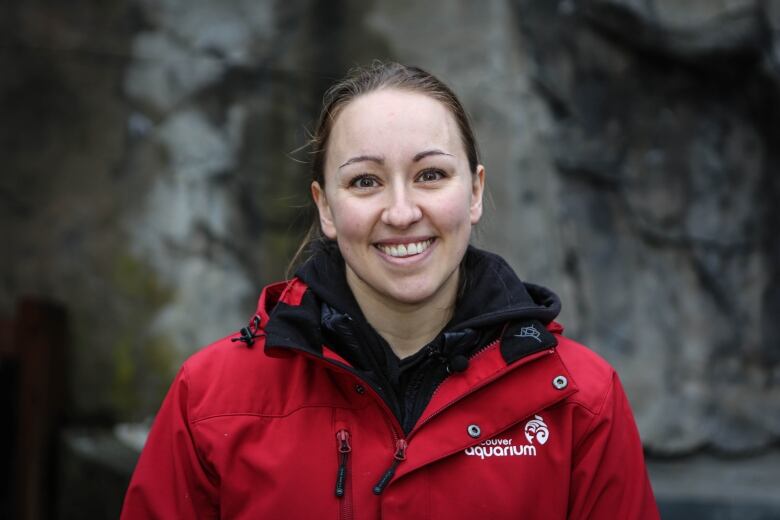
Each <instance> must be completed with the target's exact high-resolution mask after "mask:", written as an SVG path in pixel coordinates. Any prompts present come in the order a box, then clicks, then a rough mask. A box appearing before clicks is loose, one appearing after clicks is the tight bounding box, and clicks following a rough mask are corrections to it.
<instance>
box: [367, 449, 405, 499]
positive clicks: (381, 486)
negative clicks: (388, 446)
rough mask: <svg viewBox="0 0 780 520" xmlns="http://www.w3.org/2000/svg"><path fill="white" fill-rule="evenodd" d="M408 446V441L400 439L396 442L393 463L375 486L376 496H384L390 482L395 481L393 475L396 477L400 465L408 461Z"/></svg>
mask: <svg viewBox="0 0 780 520" xmlns="http://www.w3.org/2000/svg"><path fill="white" fill-rule="evenodd" d="M408 446H409V444H408V443H407V442H406V439H398V440H397V441H396V442H395V454H393V463H392V464H391V465H390V467H389V468H388V469H387V471H385V472H384V474H383V475H382V478H380V479H379V482H377V483H376V485H375V486H374V494H375V495H381V494H382V491H384V490H385V488H386V487H387V484H389V483H390V481H391V480H392V479H393V475H395V469H396V468H397V467H398V465H399V464H400V463H401V462H403V461H405V460H406V448H407V447H408Z"/></svg>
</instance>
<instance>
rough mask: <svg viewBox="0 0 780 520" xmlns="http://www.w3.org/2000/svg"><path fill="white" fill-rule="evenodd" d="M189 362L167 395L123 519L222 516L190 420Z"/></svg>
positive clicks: (214, 484)
mask: <svg viewBox="0 0 780 520" xmlns="http://www.w3.org/2000/svg"><path fill="white" fill-rule="evenodd" d="M190 389H191V386H190V381H189V377H188V374H187V368H186V364H185V365H184V366H183V367H182V368H181V370H180V371H179V373H178V375H177V376H176V379H175V380H174V382H173V385H171V388H170V390H169V391H168V395H167V396H166V397H165V400H164V401H163V404H162V407H161V408H160V411H159V412H158V413H157V416H156V418H155V420H154V424H153V425H152V429H151V431H150V432H149V437H148V438H147V440H146V445H145V446H144V449H143V451H142V452H141V457H140V458H139V460H138V464H137V465H136V467H135V471H134V472H133V477H132V479H131V480H130V486H129V488H128V490H127V493H126V495H125V501H124V505H123V507H122V514H121V519H122V520H135V519H156V518H159V519H163V518H164V519H170V518H180V519H187V518H218V517H219V507H218V494H217V482H218V479H217V477H216V476H215V475H213V474H212V473H210V472H209V471H208V469H207V468H206V467H205V466H204V465H203V463H202V461H201V459H200V458H199V454H198V450H197V446H196V445H195V441H194V439H193V435H192V431H191V429H190V422H189V408H188V398H189V394H190Z"/></svg>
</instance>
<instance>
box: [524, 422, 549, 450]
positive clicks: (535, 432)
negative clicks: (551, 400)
mask: <svg viewBox="0 0 780 520" xmlns="http://www.w3.org/2000/svg"><path fill="white" fill-rule="evenodd" d="M549 437H550V430H548V429H547V425H546V424H545V423H544V419H542V417H541V416H539V415H534V418H533V419H531V420H530V421H528V422H527V423H525V438H526V439H528V442H530V443H531V444H533V443H534V439H536V440H537V441H538V442H539V444H542V445H543V444H544V443H545V442H547V439H548V438H549Z"/></svg>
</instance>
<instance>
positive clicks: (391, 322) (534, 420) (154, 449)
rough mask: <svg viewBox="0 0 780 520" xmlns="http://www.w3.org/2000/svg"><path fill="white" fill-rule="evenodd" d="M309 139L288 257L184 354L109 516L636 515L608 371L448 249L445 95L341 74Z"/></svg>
mask: <svg viewBox="0 0 780 520" xmlns="http://www.w3.org/2000/svg"><path fill="white" fill-rule="evenodd" d="M312 144H313V152H314V154H313V161H312V174H313V180H312V182H311V186H310V189H311V195H312V200H313V202H314V204H315V205H316V210H317V211H316V216H317V218H316V221H315V223H314V226H313V228H312V231H311V232H310V235H309V236H308V237H307V239H306V241H305V244H304V248H302V250H306V251H309V252H310V256H309V258H307V259H306V260H305V261H303V262H302V263H301V264H300V266H299V267H298V269H297V271H296V272H295V276H294V277H293V278H292V279H290V280H287V281H284V282H280V283H278V284H274V285H271V286H269V287H267V288H266V289H265V290H264V291H263V293H262V294H261V297H260V302H259V304H258V308H257V311H256V313H255V315H254V316H253V317H252V319H251V321H250V323H249V325H248V326H247V327H244V328H242V329H241V331H240V332H239V333H235V334H232V335H230V336H228V337H227V338H224V339H222V340H220V341H217V342H216V343H215V344H213V345H211V346H209V347H207V348H205V349H203V350H202V351H200V352H199V353H197V354H196V355H194V356H193V357H192V358H190V359H189V360H188V361H187V362H186V363H185V364H184V366H183V367H182V370H181V372H180V374H179V376H178V377H177V379H176V381H175V382H174V384H173V386H172V388H171V390H170V392H169V395H168V396H167V397H166V400H165V402H164V403H163V406H162V408H161V410H160V413H159V414H158V416H157V418H156V420H155V424H154V427H153V428H152V431H151V433H150V436H149V440H148V442H147V445H146V447H145V448H144V452H143V454H142V456H141V459H140V461H139V463H138V466H137V468H136V471H135V474H134V476H133V480H132V482H131V485H130V488H129V490H128V493H127V497H126V500H125V506H124V509H123V518H202V517H209V518H216V517H221V518H262V517H274V518H322V517H326V518H335V517H338V518H434V517H435V518H450V519H458V518H518V517H522V518H530V519H542V518H545V519H585V518H627V519H648V520H649V519H657V518H658V512H657V510H656V506H655V502H654V499H653V494H652V490H651V489H650V485H649V482H648V480H647V475H646V471H645V467H644V460H643V456H642V447H641V443H640V441H639V437H638V434H637V431H636V427H635V425H634V421H633V417H632V414H631V410H630V408H629V406H628V402H627V400H626V397H625V395H624V393H623V390H622V388H621V385H620V382H619V379H618V378H617V375H616V374H615V373H614V371H613V370H612V368H611V367H610V366H609V365H607V363H606V362H604V361H603V360H602V359H600V358H599V357H598V356H596V355H595V354H594V353H592V352H591V351H590V350H588V349H587V348H586V347H583V346H582V345H579V344H577V343H576V342H574V341H572V340H570V339H568V338H566V337H565V336H563V335H562V332H563V328H562V327H561V325H559V324H558V323H556V322H555V321H554V319H555V317H556V316H557V314H558V311H559V309H560V303H559V301H558V298H557V296H555V294H554V293H552V292H551V291H549V290H547V289H545V288H542V287H539V286H536V285H533V284H529V283H524V282H522V281H520V280H519V279H518V278H517V276H516V275H515V273H514V272H513V271H512V270H511V268H510V267H509V266H508V265H507V264H506V263H505V262H504V261H503V260H502V259H501V258H500V257H498V256H496V255H493V254H491V253H488V252H485V251H480V250H478V249H476V248H473V247H471V246H469V239H470V236H471V229H472V227H473V226H474V225H475V224H477V223H478V222H479V220H480V217H481V216H482V194H483V191H484V186H485V168H484V167H483V166H482V165H481V164H480V161H479V154H478V152H477V147H476V142H475V139H474V135H473V132H472V130H471V126H470V124H469V121H468V118H467V116H466V113H465V111H464V109H463V107H462V106H461V104H460V102H459V101H458V99H457V97H455V95H454V94H453V93H452V91H451V90H450V89H449V88H448V87H446V86H445V85H444V84H443V83H441V82H440V81H439V80H438V79H436V78H435V77H433V76H432V75H430V74H428V73H427V72H425V71H423V70H421V69H418V68H414V67H406V66H403V65H399V64H381V63H377V64H374V65H373V66H372V67H370V68H367V69H358V70H356V71H353V72H352V73H351V74H350V75H349V76H348V77H347V78H346V79H345V80H343V81H341V82H339V83H337V84H336V85H335V86H334V87H333V88H332V89H331V90H329V91H328V93H327V94H326V97H325V103H324V107H323V111H322V115H321V117H320V121H319V124H318V126H317V131H316V133H315V136H314V140H313V143H312ZM239 344H244V345H245V347H246V348H242V347H239V346H237V345H239ZM491 446H492V447H491ZM495 446H499V447H495ZM494 448H495V449H494ZM474 455H478V456H474ZM518 490H522V492H518ZM302 496H303V497H305V499H304V500H301V497H302ZM487 497H490V499H489V500H486V498H487Z"/></svg>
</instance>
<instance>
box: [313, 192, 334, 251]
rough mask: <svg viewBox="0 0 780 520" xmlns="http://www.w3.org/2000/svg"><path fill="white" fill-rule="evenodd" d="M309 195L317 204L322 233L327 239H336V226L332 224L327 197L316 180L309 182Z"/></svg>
mask: <svg viewBox="0 0 780 520" xmlns="http://www.w3.org/2000/svg"><path fill="white" fill-rule="evenodd" d="M311 197H312V198H313V199H314V203H315V204H316V205H317V212H318V213H319V215H320V227H321V228H322V233H323V234H324V235H325V236H326V237H328V238H329V239H331V240H336V226H335V225H334V224H333V214H332V213H331V211H330V205H329V204H328V198H327V197H326V196H325V190H324V189H323V188H322V186H320V183H319V182H317V181H313V182H312V183H311Z"/></svg>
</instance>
